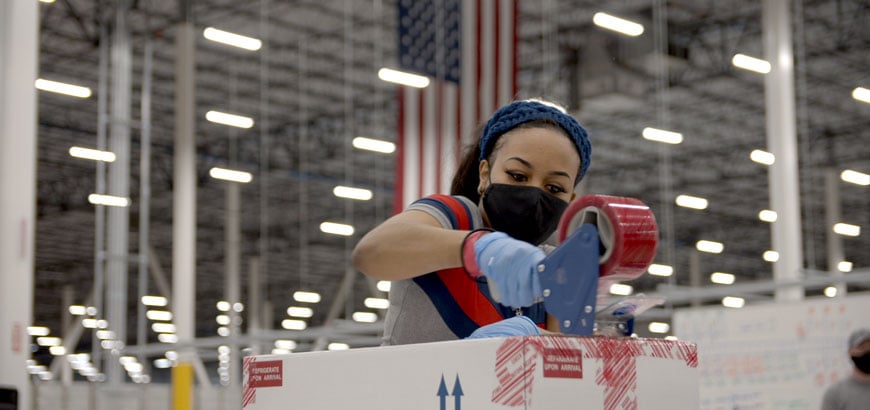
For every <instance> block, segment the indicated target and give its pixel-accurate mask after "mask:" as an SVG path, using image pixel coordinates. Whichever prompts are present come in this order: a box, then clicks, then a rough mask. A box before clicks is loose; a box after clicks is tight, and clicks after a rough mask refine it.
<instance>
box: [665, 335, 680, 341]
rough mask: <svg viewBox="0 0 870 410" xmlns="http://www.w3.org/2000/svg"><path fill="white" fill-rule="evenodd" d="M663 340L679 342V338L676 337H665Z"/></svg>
mask: <svg viewBox="0 0 870 410" xmlns="http://www.w3.org/2000/svg"><path fill="white" fill-rule="evenodd" d="M665 340H670V341H672V342H675V341H677V340H680V338H679V337H676V336H665Z"/></svg>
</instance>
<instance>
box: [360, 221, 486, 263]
mask: <svg viewBox="0 0 870 410" xmlns="http://www.w3.org/2000/svg"><path fill="white" fill-rule="evenodd" d="M468 232H469V231H457V230H452V229H445V228H443V227H441V225H440V224H439V223H438V221H437V220H436V219H435V218H434V217H432V216H431V215H429V214H427V213H425V212H422V211H416V210H409V211H405V212H402V213H400V214H398V215H395V216H393V217H392V218H390V219H388V220H386V221H384V223H382V224H381V225H379V226H378V227H376V228H375V229H372V230H371V231H370V232H369V233H367V234H366V235H365V236H363V238H362V239H360V241H359V243H357V245H356V247H355V248H354V250H353V265H354V266H355V267H356V269H357V270H359V271H360V272H362V273H364V274H366V275H368V276H370V277H372V278H375V279H381V280H401V279H409V278H413V277H417V276H420V275H423V274H426V273H429V272H435V271H438V270H441V269H448V268H455V267H459V266H462V258H461V252H460V247H461V246H462V241H463V240H464V239H465V236H466V235H467V234H468Z"/></svg>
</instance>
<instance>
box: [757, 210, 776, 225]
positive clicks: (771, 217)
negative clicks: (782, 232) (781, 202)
mask: <svg viewBox="0 0 870 410" xmlns="http://www.w3.org/2000/svg"><path fill="white" fill-rule="evenodd" d="M776 216H777V215H776V211H771V210H770V209H762V210H761V211H760V212H759V213H758V219H761V220H762V221H764V222H771V223H773V222H776Z"/></svg>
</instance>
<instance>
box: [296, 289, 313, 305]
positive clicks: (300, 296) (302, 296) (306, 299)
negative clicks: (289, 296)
mask: <svg viewBox="0 0 870 410" xmlns="http://www.w3.org/2000/svg"><path fill="white" fill-rule="evenodd" d="M293 300H295V301H297V302H302V303H318V302H320V294H319V293H317V292H305V291H301V290H300V291H296V292H293Z"/></svg>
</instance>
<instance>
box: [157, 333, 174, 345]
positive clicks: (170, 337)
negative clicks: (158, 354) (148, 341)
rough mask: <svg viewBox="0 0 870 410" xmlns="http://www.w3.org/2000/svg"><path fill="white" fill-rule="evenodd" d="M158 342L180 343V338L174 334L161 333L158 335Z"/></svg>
mask: <svg viewBox="0 0 870 410" xmlns="http://www.w3.org/2000/svg"><path fill="white" fill-rule="evenodd" d="M157 340H158V341H159V342H160V343H178V336H176V335H175V334H173V333H161V334H159V335H157Z"/></svg>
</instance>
